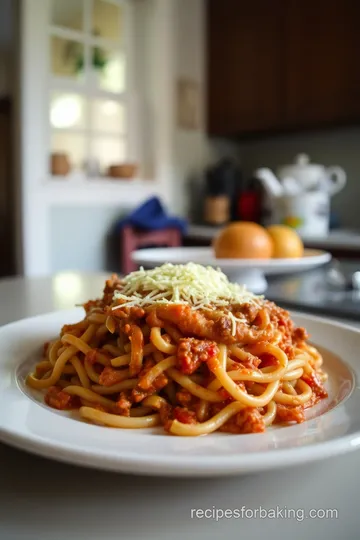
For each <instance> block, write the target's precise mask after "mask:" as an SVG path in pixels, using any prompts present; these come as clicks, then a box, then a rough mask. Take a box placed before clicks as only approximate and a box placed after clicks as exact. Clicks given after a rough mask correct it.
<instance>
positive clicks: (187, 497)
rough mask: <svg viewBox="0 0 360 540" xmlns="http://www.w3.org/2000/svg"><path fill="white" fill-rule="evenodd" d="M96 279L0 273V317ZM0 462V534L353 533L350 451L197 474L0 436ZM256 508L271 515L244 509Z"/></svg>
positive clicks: (55, 539)
mask: <svg viewBox="0 0 360 540" xmlns="http://www.w3.org/2000/svg"><path fill="white" fill-rule="evenodd" d="M103 279H104V276H100V275H92V276H86V275H83V274H77V273H72V272H68V273H64V274H58V275H56V276H54V277H53V278H39V279H8V280H3V281H0V306H1V307H0V324H5V323H7V322H10V321H12V320H17V319H20V318H23V317H27V316H30V315H36V314H39V313H45V312H48V311H52V310H56V309H67V308H70V307H72V306H73V305H74V304H75V303H77V302H82V301H85V300H87V299H88V298H90V297H94V296H95V297H96V296H97V295H98V294H100V291H101V289H102V285H103ZM0 464H1V481H0V538H1V540H20V539H26V540H64V539H70V540H100V539H102V540H110V539H111V540H115V539H116V540H119V539H125V540H127V539H129V540H130V539H131V540H138V539H139V540H140V539H146V540H151V539H156V540H165V539H166V540H168V539H171V540H180V539H181V540H183V539H184V538H189V539H192V538H195V537H197V538H199V539H202V540H211V539H217V538H221V537H223V538H224V539H225V538H234V539H235V538H243V539H244V540H247V539H250V538H266V539H267V540H275V539H276V540H279V539H282V538H284V539H285V538H291V539H292V540H303V539H304V538H309V539H316V540H321V539H323V540H338V539H339V538H344V539H346V540H355V539H357V538H358V537H359V526H360V513H359V495H358V493H359V481H358V471H359V469H360V452H353V453H350V454H349V455H346V456H342V457H338V458H334V459H330V460H324V461H323V462H318V463H317V464H314V465H307V466H306V467H301V466H300V467H296V468H292V469H285V470H280V471H276V472H268V473H261V474H258V475H247V476H242V477H241V476H240V477H233V478H217V479H198V480H189V479H177V480H175V479H158V478H151V477H147V478H145V477H136V476H129V475H120V474H114V473H103V472H98V471H94V470H87V469H82V468H76V467H72V466H69V465H64V464H61V463H57V462H53V461H51V460H46V459H42V458H38V457H35V456H32V455H30V454H27V453H25V452H21V451H18V450H14V449H13V448H10V447H7V446H5V445H2V444H0ZM243 507H244V513H243V515H244V517H243V518H240V519H236V518H231V519H227V518H225V517H224V518H223V519H221V520H220V521H218V522H217V521H215V520H214V519H211V518H195V517H193V518H191V514H192V513H193V514H194V512H192V510H193V511H194V510H196V509H203V510H205V509H211V510H216V509H220V510H226V509H241V508H243ZM261 508H263V509H264V508H267V509H274V515H276V513H277V517H274V518H270V517H269V518H265V519H264V518H261V517H257V518H254V512H255V511H256V510H257V513H259V512H260V509H261ZM290 509H291V510H292V512H290V513H288V514H286V512H287V511H289V510H290ZM310 509H320V510H324V511H325V512H326V511H328V510H336V511H337V515H338V517H337V518H332V519H331V518H329V517H328V518H326V517H322V518H320V517H316V518H313V519H311V518H307V519H305V518H304V517H303V515H304V514H303V512H305V513H306V512H308V511H309V510H310ZM322 515H323V514H322Z"/></svg>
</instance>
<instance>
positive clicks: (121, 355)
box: [26, 263, 327, 436]
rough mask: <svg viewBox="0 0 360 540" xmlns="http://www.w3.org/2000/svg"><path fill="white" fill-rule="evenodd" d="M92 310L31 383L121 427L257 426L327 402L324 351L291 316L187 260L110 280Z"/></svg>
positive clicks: (235, 429) (251, 429)
mask: <svg viewBox="0 0 360 540" xmlns="http://www.w3.org/2000/svg"><path fill="white" fill-rule="evenodd" d="M83 308H84V311H85V316H84V318H83V319H82V320H80V321H79V322H77V323H76V324H66V325H65V326H63V328H62V329H61V331H60V333H59V336H58V337H57V338H56V339H54V340H53V341H50V342H48V343H45V345H44V350H43V356H42V358H39V362H38V363H37V365H36V368H35V371H34V373H32V374H29V375H28V377H27V381H26V382H27V384H28V385H29V386H30V387H32V388H34V389H37V390H44V391H45V396H44V399H45V402H46V404H47V405H49V406H50V407H53V408H55V409H60V410H71V409H76V410H78V411H79V414H80V417H81V418H82V419H84V420H86V421H89V422H92V423H95V424H98V425H103V426H110V427H117V428H130V429H136V428H146V427H152V426H156V425H162V426H163V427H164V429H165V431H166V432H168V433H170V434H173V435H184V436H191V435H193V436H196V435H204V434H208V433H212V432H214V431H225V432H229V433H235V434H239V433H259V432H263V431H264V430H265V429H266V428H267V427H268V426H270V425H271V424H279V423H282V424H292V423H300V422H303V421H304V419H305V417H304V412H305V410H306V409H307V408H308V407H312V406H314V405H315V404H316V403H317V402H318V401H319V400H321V399H323V398H325V397H327V392H326V389H325V387H324V384H323V383H324V382H325V380H326V374H325V373H324V372H323V371H322V369H321V367H322V361H323V360H322V357H321V355H320V353H319V352H318V351H317V350H316V348H314V347H313V346H312V345H310V344H309V343H308V336H307V333H306V330H305V329H304V328H297V327H296V326H295V324H294V323H293V321H292V320H291V318H290V315H289V313H288V312H287V311H285V310H284V309H282V308H280V307H279V306H277V305H276V304H274V303H272V302H270V301H268V300H266V299H265V298H263V297H261V296H256V295H254V294H252V293H250V292H248V291H247V290H246V289H245V288H244V287H241V286H240V285H237V284H233V283H230V282H229V281H228V279H227V278H226V276H225V275H224V274H223V273H222V272H221V271H219V270H216V269H214V268H205V267H203V266H200V265H197V264H193V263H189V264H186V265H172V264H165V265H163V266H160V267H158V268H154V269H152V270H144V269H140V270H138V271H135V272H132V273H131V274H129V275H128V276H126V277H124V278H119V277H117V276H115V275H114V276H112V277H111V278H110V279H109V280H108V281H106V284H105V288H104V291H103V295H102V297H101V298H99V299H97V300H90V301H88V302H87V303H86V304H84V305H83Z"/></svg>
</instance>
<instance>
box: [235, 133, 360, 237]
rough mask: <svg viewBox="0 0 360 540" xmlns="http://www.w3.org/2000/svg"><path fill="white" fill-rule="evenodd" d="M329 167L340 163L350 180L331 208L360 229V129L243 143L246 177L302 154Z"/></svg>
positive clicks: (348, 224)
mask: <svg viewBox="0 0 360 540" xmlns="http://www.w3.org/2000/svg"><path fill="white" fill-rule="evenodd" d="M303 152H305V153H307V154H308V155H309V156H310V158H311V161H313V162H316V163H321V164H324V165H326V166H330V165H340V166H341V167H342V168H343V169H345V171H346V173H347V176H348V183H347V186H346V187H345V189H344V190H343V191H342V192H340V193H339V194H338V195H335V197H334V198H333V200H332V208H333V210H334V211H335V212H336V214H337V215H338V216H339V218H340V220H341V226H342V227H345V228H359V229H360V210H359V204H360V128H346V129H336V130H333V131H327V132H318V133H306V134H296V135H284V136H277V137H272V138H269V139H266V140H263V141H257V142H251V143H247V144H244V145H242V147H241V158H242V166H243V169H244V172H245V174H246V175H247V176H249V175H251V174H252V172H253V171H254V170H255V169H256V168H258V167H262V166H266V167H270V168H272V169H275V168H276V167H277V166H279V165H282V164H286V163H291V162H293V160H294V157H295V156H296V155H297V154H299V153H303Z"/></svg>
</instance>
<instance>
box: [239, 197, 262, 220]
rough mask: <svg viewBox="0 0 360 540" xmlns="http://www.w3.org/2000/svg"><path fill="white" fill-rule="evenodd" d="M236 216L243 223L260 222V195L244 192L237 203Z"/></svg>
mask: <svg viewBox="0 0 360 540" xmlns="http://www.w3.org/2000/svg"><path fill="white" fill-rule="evenodd" d="M238 215H239V218H240V219H242V220H243V221H255V222H257V223H258V222H259V221H260V220H261V195H260V193H258V192H256V191H244V192H243V193H242V194H241V195H240V197H239V201H238Z"/></svg>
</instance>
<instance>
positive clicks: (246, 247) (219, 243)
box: [213, 221, 273, 259]
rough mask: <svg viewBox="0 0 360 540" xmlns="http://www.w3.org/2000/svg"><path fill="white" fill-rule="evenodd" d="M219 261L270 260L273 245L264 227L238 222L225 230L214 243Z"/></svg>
mask: <svg viewBox="0 0 360 540" xmlns="http://www.w3.org/2000/svg"><path fill="white" fill-rule="evenodd" d="M213 247H214V251H215V256H216V258H217V259H269V258H270V257H271V256H272V252H273V243H272V239H271V237H270V235H269V234H268V232H267V231H266V229H265V228H264V227H261V225H258V224H257V223H252V222H250V221H237V222H234V223H231V224H230V225H227V226H226V227H225V228H223V229H222V230H221V231H220V233H219V235H218V236H217V237H216V238H215V240H214V243H213Z"/></svg>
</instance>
